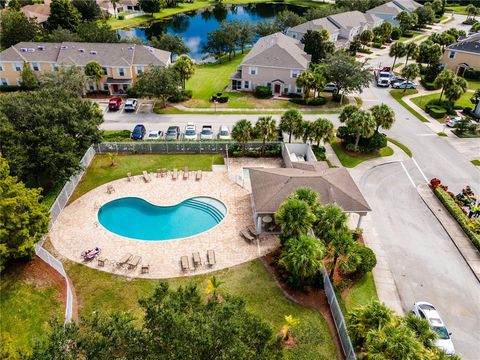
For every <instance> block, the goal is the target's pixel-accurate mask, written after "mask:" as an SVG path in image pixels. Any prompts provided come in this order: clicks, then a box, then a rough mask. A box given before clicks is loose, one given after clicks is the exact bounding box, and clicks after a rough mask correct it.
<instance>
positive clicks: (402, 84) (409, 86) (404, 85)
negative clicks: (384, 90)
mask: <svg viewBox="0 0 480 360" xmlns="http://www.w3.org/2000/svg"><path fill="white" fill-rule="evenodd" d="M417 86H418V85H417V83H414V82H413V81H403V82H400V83H396V84H395V85H393V88H394V89H416V88H417Z"/></svg>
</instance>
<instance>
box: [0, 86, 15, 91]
mask: <svg viewBox="0 0 480 360" xmlns="http://www.w3.org/2000/svg"><path fill="white" fill-rule="evenodd" d="M19 90H20V86H17V85H0V92H13V91H19Z"/></svg>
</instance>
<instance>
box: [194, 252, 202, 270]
mask: <svg viewBox="0 0 480 360" xmlns="http://www.w3.org/2000/svg"><path fill="white" fill-rule="evenodd" d="M192 260H193V266H195V268H197V267H199V266H200V265H202V259H201V258H200V253H199V252H198V251H197V252H194V253H193V254H192Z"/></svg>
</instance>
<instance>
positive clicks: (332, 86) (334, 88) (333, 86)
mask: <svg viewBox="0 0 480 360" xmlns="http://www.w3.org/2000/svg"><path fill="white" fill-rule="evenodd" d="M323 91H327V92H333V93H337V92H338V86H337V84H335V83H328V84H326V85H325V87H324V88H323Z"/></svg>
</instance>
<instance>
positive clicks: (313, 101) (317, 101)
mask: <svg viewBox="0 0 480 360" xmlns="http://www.w3.org/2000/svg"><path fill="white" fill-rule="evenodd" d="M290 102H292V103H294V104H299V105H308V106H321V105H325V104H326V102H327V99H325V98H324V97H323V96H319V97H316V98H306V99H299V98H293V99H290Z"/></svg>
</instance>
